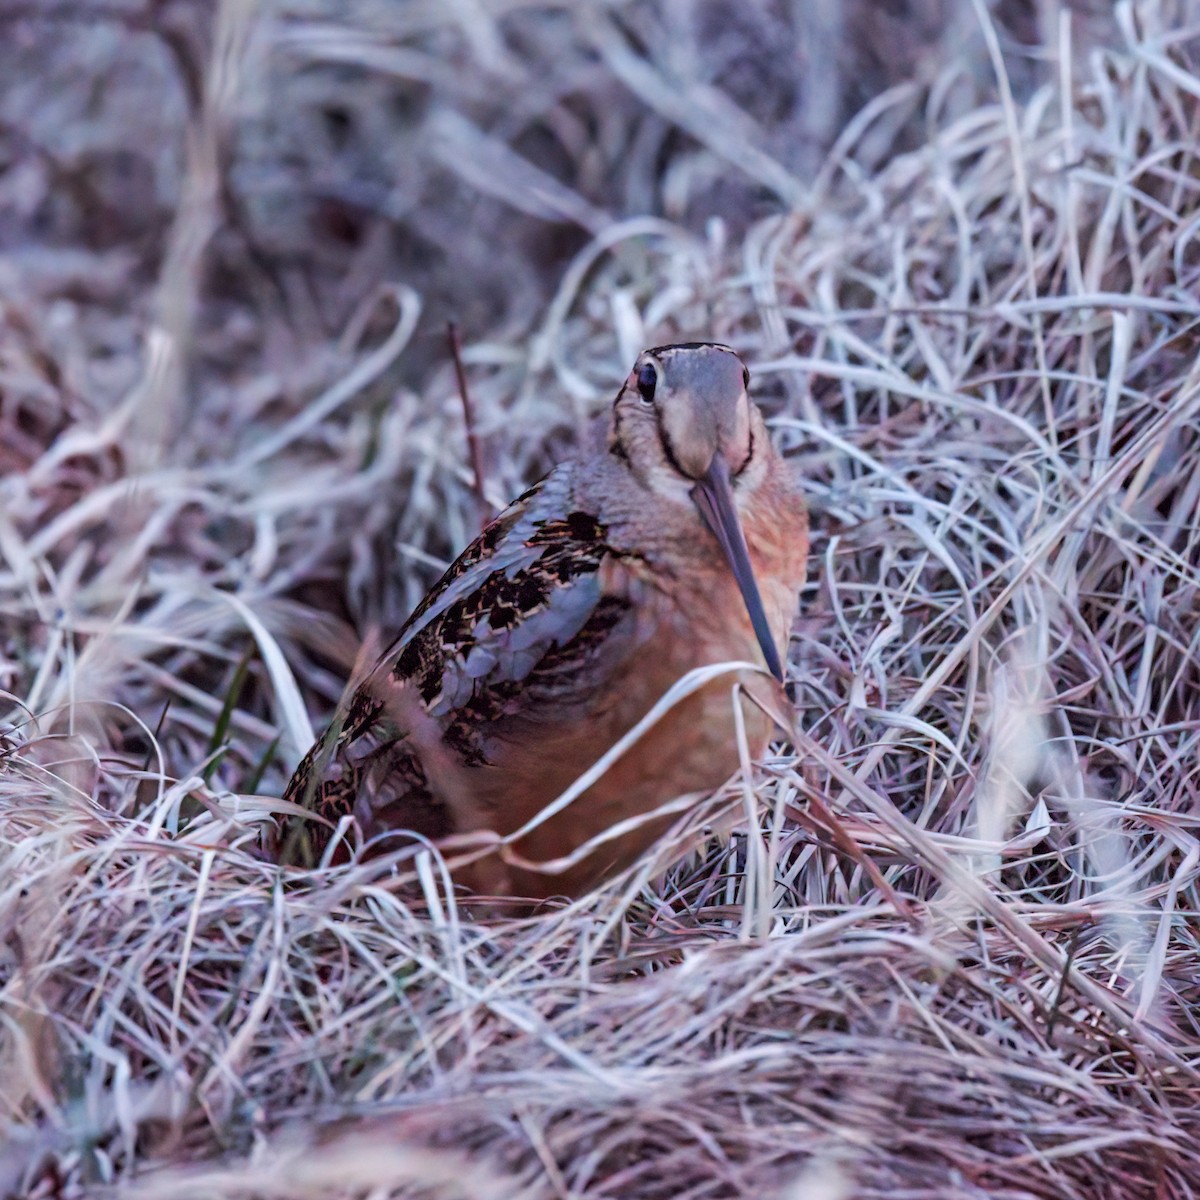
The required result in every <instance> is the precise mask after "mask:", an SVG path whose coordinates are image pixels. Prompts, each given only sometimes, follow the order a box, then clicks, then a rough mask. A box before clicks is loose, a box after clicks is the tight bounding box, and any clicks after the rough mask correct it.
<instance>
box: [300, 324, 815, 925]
mask: <svg viewBox="0 0 1200 1200" xmlns="http://www.w3.org/2000/svg"><path fill="white" fill-rule="evenodd" d="M749 386H750V372H749V370H748V368H747V366H746V364H745V362H744V361H743V360H742V358H741V357H740V356H739V355H738V354H737V353H736V352H735V351H734V350H733V349H731V348H730V347H729V346H726V345H723V344H720V343H716V342H681V343H675V344H671V345H664V346H657V347H653V348H651V349H648V350H645V351H643V352H642V353H641V354H640V355H639V356H638V358H637V361H636V362H635V363H634V366H633V368H632V370H631V371H630V373H629V375H628V376H627V377H626V379H625V381H624V383H623V384H622V385H621V388H620V390H619V392H618V393H617V396H616V399H615V401H614V402H613V403H612V405H611V407H610V408H609V409H608V411H607V413H605V414H603V415H602V416H601V417H599V418H598V419H597V421H596V422H595V423H594V425H593V427H592V430H591V432H590V435H589V437H588V439H587V440H586V442H585V444H584V446H583V447H582V449H581V450H580V452H579V453H577V454H576V455H575V456H574V457H573V458H570V459H568V460H566V461H564V462H562V463H560V464H559V465H558V466H556V467H555V468H554V469H553V470H551V471H550V472H549V474H547V475H546V476H545V477H544V478H543V479H541V480H540V481H539V482H538V483H536V484H534V486H533V487H531V488H530V489H529V490H528V491H526V492H525V493H524V494H523V495H521V496H519V497H518V498H517V499H516V500H514V501H513V502H512V503H511V504H510V505H509V506H508V507H507V508H506V509H504V510H503V511H502V512H501V513H500V514H499V516H497V517H496V518H495V519H494V520H493V521H492V522H491V523H490V524H488V525H487V526H486V528H484V530H483V532H482V533H481V534H480V535H479V537H478V538H476V539H475V541H473V542H472V543H471V544H470V545H469V546H468V547H467V548H466V549H465V550H464V551H463V552H462V554H461V555H459V557H458V558H457V559H456V560H455V561H454V562H453V563H452V565H451V566H450V567H449V569H448V570H447V571H446V572H445V574H444V575H443V576H442V577H441V579H440V580H439V581H438V582H437V583H436V584H435V585H434V587H433V588H432V590H431V591H430V592H429V593H428V594H427V595H426V596H425V598H424V599H423V600H422V601H421V602H420V603H419V604H418V606H417V607H416V609H415V610H414V611H413V613H412V614H411V616H410V617H409V618H408V620H407V621H406V623H405V624H404V626H403V627H402V629H401V631H400V633H399V635H398V636H397V637H396V638H395V640H394V641H393V642H392V643H391V645H390V646H389V647H388V649H387V650H386V651H385V652H384V653H383V654H382V655H381V656H380V657H379V659H378V660H377V661H376V662H375V664H374V666H373V667H371V669H370V670H369V671H368V672H367V673H366V674H365V676H364V677H363V678H362V681H361V682H360V683H358V684H357V686H354V687H352V688H348V695H347V699H345V700H344V701H343V703H342V704H341V706H340V707H339V709H338V711H337V712H336V713H335V716H334V719H333V720H332V722H331V723H330V725H329V727H328V728H327V729H326V730H325V732H324V734H323V735H322V736H321V737H319V738H318V739H317V741H316V742H315V743H314V744H313V746H312V748H311V749H310V750H309V751H308V753H307V754H306V755H305V757H304V758H303V760H302V761H301V763H300V765H299V766H298V767H297V768H296V770H295V772H294V774H293V776H292V778H291V780H290V782H289V784H288V786H287V789H286V791H285V793H284V798H285V799H287V800H290V801H293V802H294V803H296V804H300V805H302V806H304V807H305V808H307V809H309V810H310V811H312V812H314V813H315V814H316V815H317V816H318V817H321V818H323V819H324V820H323V821H322V822H319V823H318V822H311V821H310V822H308V824H309V826H312V827H315V828H312V829H310V834H311V836H312V845H311V853H320V852H321V851H322V850H323V849H324V847H325V846H326V845H327V843H328V839H329V836H330V830H331V829H333V828H335V827H336V825H337V821H338V819H339V818H341V817H344V816H350V817H351V818H352V821H351V822H350V828H351V829H353V830H354V835H355V837H356V838H357V844H358V846H359V849H360V850H361V852H362V853H363V854H364V855H371V854H378V853H383V852H386V851H387V850H388V849H393V848H395V847H396V846H397V839H400V840H401V841H403V840H404V839H407V840H408V841H409V842H411V841H412V840H413V839H414V838H418V839H428V840H429V841H431V842H434V843H439V844H443V845H445V844H453V845H461V843H462V841H463V835H471V834H477V835H481V838H482V840H481V845H482V846H483V852H482V853H476V854H475V855H474V856H471V855H463V856H462V859H463V864H462V865H460V866H458V867H456V868H455V871H454V880H455V883H456V884H458V885H460V886H461V887H462V888H463V889H465V890H466V891H467V892H469V893H474V894H476V895H480V896H484V895H486V896H491V897H500V898H522V899H524V900H527V901H530V902H540V901H543V900H546V899H549V898H552V897H556V896H562V897H565V898H568V899H570V898H574V897H578V896H580V895H582V894H585V893H586V892H588V891H589V890H591V889H592V888H594V887H595V886H597V885H598V884H600V883H601V882H603V881H604V880H606V879H608V878H609V877H611V876H612V875H614V874H616V873H618V872H620V871H621V870H623V869H624V868H626V867H628V866H630V865H631V864H633V863H634V862H636V861H638V859H639V858H640V856H641V855H643V854H644V853H645V852H646V850H647V849H648V848H649V846H650V845H651V844H652V843H653V842H654V841H655V840H656V839H657V838H658V837H660V836H661V835H662V833H663V832H665V831H666V829H668V828H669V827H670V825H671V824H672V822H673V821H674V820H676V819H678V809H677V808H675V809H673V810H672V811H668V812H666V813H663V812H662V811H660V810H661V809H663V808H664V807H665V806H668V805H669V803H670V802H671V801H672V800H674V799H677V798H679V797H683V796H689V795H692V794H709V793H711V792H713V791H714V790H715V789H717V788H719V787H720V786H721V785H722V784H723V783H725V782H726V781H727V780H728V779H729V778H730V777H731V776H732V775H734V774H735V772H736V771H737V769H738V766H739V761H740V759H739V752H738V730H737V718H736V717H735V713H734V704H735V703H738V704H741V706H742V710H743V720H744V728H745V734H746V738H747V741H748V745H749V749H750V752H751V755H752V756H753V757H754V758H756V759H758V758H761V757H762V755H763V754H764V753H765V751H766V749H767V745H768V741H769V738H770V734H771V729H772V720H771V718H770V717H768V716H767V715H766V713H767V712H770V711H780V709H781V706H786V698H785V696H784V693H783V682H784V663H785V661H786V657H787V646H788V642H789V634H790V628H791V625H792V622H793V619H794V617H795V614H796V610H797V608H798V603H799V591H800V589H801V587H802V586H803V583H804V578H805V568H806V560H807V555H808V516H807V509H806V505H805V501H804V494H803V488H802V484H801V481H800V480H799V479H798V478H797V477H796V475H795V473H794V472H793V470H792V468H791V464H789V463H788V462H787V461H786V460H785V459H784V457H783V455H782V454H781V453H780V451H779V450H778V449H777V448H776V447H775V446H774V444H773V443H772V441H771V438H770V435H769V433H768V431H767V427H766V423H765V420H764V418H763V415H762V412H761V411H760V409H759V408H758V406H757V404H755V403H754V402H753V401H752V400H751V399H750V395H749ZM728 662H743V663H746V664H747V666H746V667H744V668H741V669H739V671H738V673H737V674H736V675H732V676H731V675H727V674H725V675H720V676H719V677H718V678H715V679H713V680H712V681H710V682H708V683H706V684H704V686H702V687H700V688H699V689H698V690H695V691H693V692H692V693H691V694H689V695H687V696H686V698H685V699H683V700H682V701H681V702H679V703H678V704H677V705H675V706H674V707H673V708H670V709H669V710H668V711H667V712H666V714H665V715H664V716H663V717H662V719H661V720H659V721H658V722H657V723H654V724H651V726H650V728H649V729H648V731H647V732H645V734H644V736H642V737H641V738H639V739H637V740H635V741H634V742H633V744H632V745H630V746H629V747H628V748H627V749H626V750H625V751H624V753H622V754H621V755H620V756H619V757H618V758H617V759H616V761H615V762H613V763H612V764H611V766H610V767H609V768H608V770H607V771H605V772H604V773H603V774H602V775H600V777H599V778H598V779H596V780H595V781H594V782H592V783H591V785H590V786H588V787H587V788H586V790H584V791H583V792H582V794H580V795H578V796H577V797H576V798H575V799H574V800H573V801H572V802H570V803H568V804H567V805H566V806H565V807H562V808H561V809H556V811H554V812H553V813H552V814H551V815H550V816H548V817H546V818H544V819H542V820H541V821H540V822H539V820H538V819H537V818H538V815H539V813H541V812H542V810H543V809H545V808H546V806H547V805H550V804H552V802H553V801H555V799H556V798H558V797H559V796H560V795H562V793H563V792H564V791H566V789H568V788H569V787H570V786H571V785H572V783H573V782H574V781H575V780H576V779H577V778H578V777H579V776H580V775H581V774H582V773H583V772H584V771H586V770H587V769H588V768H589V767H591V766H592V765H593V764H594V763H595V762H596V761H597V760H598V759H599V758H600V757H601V756H602V755H603V754H604V753H605V752H606V751H607V750H609V749H610V748H611V747H612V746H613V745H614V744H615V743H617V742H618V740H619V739H621V738H622V736H623V735H625V734H626V733H628V732H629V731H630V730H631V729H632V728H633V727H634V726H635V725H636V724H637V723H638V722H639V721H640V720H641V719H642V718H643V717H645V716H646V715H647V713H649V711H650V710H651V708H652V707H653V706H654V705H655V703H656V702H657V701H659V699H660V698H661V697H662V696H663V695H664V693H665V692H666V691H667V690H668V689H669V688H670V687H671V686H672V685H673V684H674V683H675V682H676V681H677V680H679V679H680V678H682V677H683V676H685V675H686V674H687V673H688V672H689V671H691V670H693V669H695V668H697V667H703V666H706V665H709V664H717V663H728ZM735 679H736V680H737V681H738V682H740V683H741V685H742V688H743V689H744V691H745V693H747V694H748V697H750V698H739V699H738V700H736V701H735V700H734V691H733V682H734V680H735ZM756 700H757V702H755V701H756ZM772 706H774V709H773V707H772ZM639 818H640V820H639ZM527 826H528V829H527V828H526V827H527ZM513 835H518V836H516V837H515V838H514V836H513ZM489 839H490V845H491V849H490V850H489V849H488V848H487V847H488V844H489ZM502 839H507V841H506V842H505V843H504V844H503V845H502V844H501V840H502ZM466 840H467V841H468V842H469V841H470V840H471V839H470V838H469V837H468V838H467V839H466ZM589 847H590V848H589Z"/></svg>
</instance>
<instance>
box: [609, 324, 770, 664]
mask: <svg viewBox="0 0 1200 1200" xmlns="http://www.w3.org/2000/svg"><path fill="white" fill-rule="evenodd" d="M749 384H750V372H749V371H748V370H747V368H746V364H745V363H743V362H742V360H741V359H740V358H739V357H738V356H737V354H735V353H734V351H733V350H731V349H730V348H729V347H728V346H721V345H718V344H716V343H712V342H686V343H681V344H679V345H673V346H657V347H655V348H654V349H653V350H646V351H643V353H642V354H640V355H639V356H638V360H637V362H636V363H635V364H634V367H633V370H632V371H631V372H630V373H629V377H628V379H626V381H625V385H624V387H622V389H621V391H620V394H619V395H618V396H617V399H616V402H615V403H614V405H613V412H612V422H611V425H610V427H609V449H610V451H611V452H612V453H613V454H614V455H616V456H617V457H618V458H620V459H621V460H622V461H623V462H624V463H625V464H626V465H627V466H628V469H629V470H630V471H631V472H632V473H633V474H634V476H635V477H636V478H637V479H638V481H639V482H640V483H641V484H642V486H643V487H645V488H647V489H649V490H650V491H652V492H655V493H657V494H658V495H660V496H662V497H663V498H664V499H667V500H669V501H672V502H674V503H680V504H689V505H694V506H695V508H696V509H697V510H698V511H699V514H700V517H701V519H702V520H703V522H704V524H705V525H706V526H707V527H708V529H709V531H710V532H711V534H712V535H713V537H715V538H716V540H717V542H718V543H719V544H720V546H721V549H722V551H724V554H725V558H726V560H727V561H728V563H729V567H730V569H731V570H732V572H733V575H734V578H735V579H736V580H737V584H738V587H739V588H740V589H741V593H742V598H743V600H744V601H745V604H746V609H747V611H748V612H749V614H750V620H751V623H752V624H753V626H754V631H755V634H756V635H757V637H758V642H759V645H760V647H761V648H762V652H763V657H764V658H765V659H766V662H767V666H768V667H770V669H771V673H772V674H773V675H774V676H775V677H776V678H777V679H779V680H782V679H783V667H782V664H781V663H780V661H779V653H778V650H777V649H776V647H775V643H774V640H773V639H772V637H771V633H770V629H769V627H768V625H767V619H766V614H765V612H764V610H763V604H762V597H761V596H760V594H759V590H758V584H757V583H756V582H755V579H754V573H753V571H752V569H751V566H750V554H749V551H748V550H747V547H746V538H745V534H744V533H743V531H742V525H741V520H740V519H739V517H738V499H739V497H742V498H743V502H744V498H745V497H748V496H749V495H751V494H752V493H753V491H754V489H755V488H757V487H758V485H759V484H760V483H761V482H762V481H763V479H764V477H765V475H766V473H767V470H768V462H767V459H768V456H769V455H770V454H771V452H772V451H771V444H770V441H769V438H768V435H767V431H766V426H765V424H764V423H763V418H762V414H761V413H760V412H759V410H758V407H757V406H756V405H755V404H753V403H752V402H751V400H750V397H749V394H748V392H747V388H748V387H749Z"/></svg>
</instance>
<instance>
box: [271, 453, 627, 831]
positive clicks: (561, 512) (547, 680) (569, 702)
mask: <svg viewBox="0 0 1200 1200" xmlns="http://www.w3.org/2000/svg"><path fill="white" fill-rule="evenodd" d="M573 475H574V466H573V464H570V463H568V464H563V465H562V466H560V467H558V468H556V469H555V470H554V471H552V472H551V473H550V474H549V475H548V476H546V478H545V479H543V480H542V481H541V482H540V483H538V484H536V485H535V486H534V487H533V488H531V489H530V490H529V491H527V492H526V493H525V494H524V495H523V496H521V497H519V498H518V499H517V500H515V501H514V502H513V503H512V504H511V505H510V506H509V507H508V508H507V509H505V510H504V512H503V513H501V514H500V516H499V517H497V518H496V520H495V521H493V522H492V523H491V524H490V525H489V526H488V527H487V528H486V529H485V530H484V531H483V533H482V534H480V536H479V537H478V538H476V539H475V541H474V542H472V543H471V545H469V546H468V547H467V549H466V550H464V551H463V553H462V554H461V555H460V556H459V557H458V559H456V560H455V562H454V563H453V564H452V565H451V567H450V568H449V570H447V572H446V573H445V575H443V576H442V578H441V579H440V580H439V582H438V583H437V584H436V585H435V586H434V588H433V589H432V590H431V591H430V593H429V594H428V595H427V596H426V597H425V599H424V600H423V601H422V602H421V604H420V605H419V606H418V607H417V608H416V610H415V611H414V612H413V614H412V616H411V617H410V618H409V620H408V621H407V623H406V624H405V626H404V628H403V630H402V631H401V633H400V635H399V637H398V638H397V639H396V641H395V642H394V643H393V644H392V645H391V646H390V647H389V648H388V650H387V651H386V652H385V653H384V654H383V655H382V656H381V658H380V659H379V661H378V662H377V663H376V664H375V666H374V667H373V668H372V670H371V672H370V673H369V675H368V676H367V677H366V678H365V679H364V680H363V682H362V683H361V684H360V685H359V687H358V688H357V689H356V690H355V692H354V693H353V695H352V697H351V699H350V701H349V702H348V704H346V705H345V706H344V708H343V710H342V711H341V712H339V714H338V715H337V717H335V719H334V721H333V723H332V724H331V725H330V727H329V729H328V730H326V732H325V734H324V735H323V736H322V737H321V738H320V739H319V740H318V741H317V743H316V744H315V745H314V746H313V748H312V750H310V751H309V753H308V755H307V756H306V757H305V759H304V761H303V762H302V763H301V764H300V766H299V767H298V768H297V770H296V774H295V775H294V776H293V778H292V782H291V783H290V784H289V787H288V792H287V796H288V798H290V799H293V800H297V801H300V802H302V803H307V804H308V805H309V806H312V807H315V808H316V810H317V811H318V812H320V813H321V814H322V815H324V816H327V817H331V818H335V817H337V816H340V815H342V814H343V813H346V812H351V811H356V810H355V806H356V804H358V803H359V802H360V800H362V799H363V798H364V797H363V793H370V794H369V796H368V797H367V798H366V799H367V802H368V803H369V807H370V813H371V816H372V818H373V819H372V820H371V821H370V822H369V824H372V825H375V824H379V825H382V826H388V825H401V826H402V827H403V828H406V829H414V828H415V829H417V831H418V832H422V833H425V834H426V835H427V836H430V837H439V836H443V835H444V834H446V833H449V832H451V828H450V825H451V822H450V818H449V815H448V814H447V813H446V812H445V811H444V810H443V808H442V806H441V804H440V802H439V801H438V800H437V799H436V797H435V795H434V790H433V789H431V788H430V786H429V783H428V780H427V778H426V773H425V770H424V768H423V764H422V761H421V755H420V753H419V752H418V750H417V747H416V745H415V741H416V739H415V738H414V737H413V736H412V735H413V726H414V724H415V723H417V722H420V723H421V725H422V727H423V730H424V731H425V732H424V733H423V734H422V737H423V739H425V740H427V738H428V730H429V728H430V725H429V722H430V721H432V722H433V723H434V725H435V727H436V729H437V731H438V734H439V735H440V741H441V747H440V751H442V752H444V753H448V754H450V755H452V756H454V758H455V759H456V760H457V761H458V763H460V764H461V765H463V766H466V767H486V766H487V765H488V764H489V763H490V762H491V757H490V754H491V742H492V739H493V737H494V736H495V735H496V733H497V730H498V729H511V728H512V725H513V722H514V721H515V722H521V721H524V720H528V721H532V722H537V721H539V720H552V719H562V718H563V715H564V713H566V712H568V711H569V710H570V709H571V707H572V706H573V703H576V702H578V703H583V702H584V701H585V700H586V698H587V696H588V695H592V694H594V693H595V690H596V688H597V687H598V685H599V683H600V681H601V680H602V678H603V677H604V675H605V673H606V671H607V670H611V669H613V667H614V666H615V659H619V658H621V657H623V656H621V655H616V656H613V655H612V654H610V653H602V652H601V647H602V646H603V647H606V649H611V646H610V645H609V643H610V642H611V640H612V639H623V638H627V637H629V636H630V635H631V631H632V628H633V626H634V619H633V613H632V611H631V610H632V599H631V596H630V592H629V586H628V584H629V581H630V580H631V579H632V578H633V577H634V573H636V564H635V563H632V562H630V558H631V556H630V555H629V554H628V552H625V551H621V550H617V549H615V548H614V547H613V546H612V545H611V544H610V542H609V541H608V535H607V530H606V528H605V527H604V525H603V523H602V522H601V521H600V520H599V519H598V517H597V516H596V514H595V513H592V512H588V511H585V507H586V506H579V505H577V504H576V501H575V496H574V487H573ZM629 568H634V572H633V573H631V571H630V570H629ZM314 801H315V804H314ZM389 806H392V807H393V809H394V814H395V817H396V819H395V820H388V819H387V815H386V810H387V809H388V808H389ZM360 815H362V814H360Z"/></svg>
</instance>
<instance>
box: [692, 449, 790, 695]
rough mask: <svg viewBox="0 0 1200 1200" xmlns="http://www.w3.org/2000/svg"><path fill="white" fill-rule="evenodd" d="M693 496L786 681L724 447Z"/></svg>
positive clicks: (775, 669) (772, 663) (775, 670)
mask: <svg viewBox="0 0 1200 1200" xmlns="http://www.w3.org/2000/svg"><path fill="white" fill-rule="evenodd" d="M691 496H692V501H693V503H694V504H695V505H696V507H697V508H698V509H699V510H700V515H701V516H702V517H703V518H704V523H705V524H706V525H707V526H708V527H709V529H711V530H712V532H713V535H714V536H715V537H716V539H717V541H718V542H720V543H721V549H722V550H724V551H725V558H726V559H727V560H728V562H729V567H730V569H731V570H732V571H733V577H734V579H736V580H737V585H738V588H739V589H740V590H741V593H742V599H743V600H744V601H745V602H746V611H747V612H748V613H749V614H750V624H751V625H753V626H754V633H755V636H756V637H757V638H758V644H759V646H760V647H761V648H762V652H763V658H765V659H766V660H767V666H768V667H769V668H770V671H771V674H772V675H774V676H775V678H776V679H778V680H779V682H780V683H782V682H783V664H782V663H780V661H779V651H778V650H776V649H775V640H774V638H772V637H771V628H770V626H769V625H768V624H767V614H766V612H765V611H764V610H763V602H762V596H760V595H759V593H758V584H757V583H756V582H755V579H754V571H753V570H752V569H751V567H750V551H749V549H747V547H746V535H745V534H744V533H743V532H742V524H741V522H740V521H739V520H738V515H737V503H736V501H735V500H734V498H733V487H732V485H731V484H730V482H729V464H728V463H727V462H726V461H725V456H724V455H723V454H722V453H721V452H720V451H717V453H716V454H714V455H713V460H712V462H711V463H709V464H708V470H707V471H705V472H704V474H703V475H702V476H701V478H700V479H699V480H698V481H697V483H696V486H695V487H694V488H692V491H691Z"/></svg>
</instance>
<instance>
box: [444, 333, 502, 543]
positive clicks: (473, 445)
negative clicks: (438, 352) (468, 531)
mask: <svg viewBox="0 0 1200 1200" xmlns="http://www.w3.org/2000/svg"><path fill="white" fill-rule="evenodd" d="M446 340H447V341H448V342H449V343H450V357H451V358H453V359H454V374H455V376H456V377H457V379H458V394H459V397H460V398H461V400H462V406H463V423H464V424H465V425H466V429H467V456H468V458H469V459H470V462H471V474H472V475H473V476H474V492H475V496H476V498H477V499H478V501H479V512H480V523H481V524H483V525H486V524H487V522H488V518H489V517H490V516H491V509H490V508H489V506H488V502H487V497H486V496H485V495H484V491H483V453H482V451H481V450H480V446H479V437H478V435H477V434H476V433H475V408H474V406H473V405H472V403H471V393H470V390H469V389H468V388H467V373H466V371H465V370H464V369H463V360H462V339H461V338H460V337H459V333H458V325H457V324H456V323H455V322H454V321H449V322H447V324H446Z"/></svg>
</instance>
